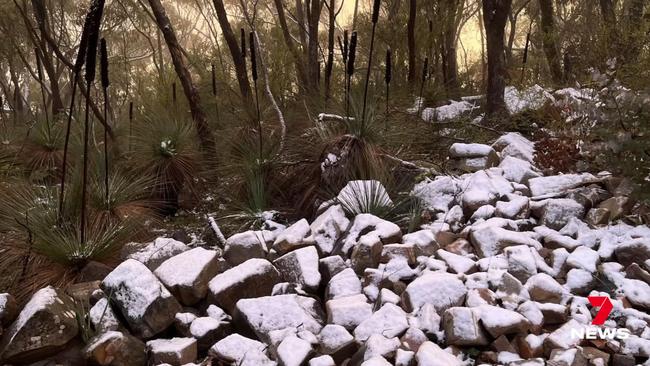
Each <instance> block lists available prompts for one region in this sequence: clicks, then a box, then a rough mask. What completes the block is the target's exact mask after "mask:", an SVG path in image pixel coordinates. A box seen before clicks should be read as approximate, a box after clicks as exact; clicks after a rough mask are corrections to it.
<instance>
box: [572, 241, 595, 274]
mask: <svg viewBox="0 0 650 366" xmlns="http://www.w3.org/2000/svg"><path fill="white" fill-rule="evenodd" d="M599 262H600V256H599V255H598V252H597V251H595V250H593V249H590V248H587V247H583V246H581V247H577V248H576V249H575V250H574V251H573V253H571V254H570V255H569V257H568V258H567V260H566V264H568V265H569V266H571V267H573V268H579V269H584V270H587V271H589V272H591V273H594V272H596V266H597V265H598V263H599Z"/></svg>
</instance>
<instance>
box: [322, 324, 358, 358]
mask: <svg viewBox="0 0 650 366" xmlns="http://www.w3.org/2000/svg"><path fill="white" fill-rule="evenodd" d="M318 341H319V344H320V348H319V352H320V353H322V354H324V355H330V356H332V358H333V360H334V361H336V362H337V364H341V363H342V362H343V360H345V359H346V358H350V357H351V356H352V355H353V354H354V352H356V350H357V348H358V347H357V345H356V343H355V342H354V337H353V336H352V335H351V334H350V333H349V332H348V331H347V330H346V329H345V328H344V327H342V326H340V325H336V324H327V325H325V326H324V327H323V329H322V330H321V331H320V334H319V335H318Z"/></svg>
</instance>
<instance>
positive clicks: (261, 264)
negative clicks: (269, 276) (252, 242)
mask: <svg viewBox="0 0 650 366" xmlns="http://www.w3.org/2000/svg"><path fill="white" fill-rule="evenodd" d="M269 268H273V265H272V264H271V263H270V262H269V261H267V260H266V259H261V258H253V259H249V260H247V261H246V262H244V263H242V264H240V265H238V266H236V267H233V268H231V269H229V270H227V271H225V272H223V273H220V274H218V275H217V276H216V277H214V278H213V279H212V280H211V281H210V283H209V285H208V286H209V288H210V291H211V292H212V293H213V294H216V293H221V292H222V291H224V290H226V289H228V288H230V287H232V286H234V285H236V284H239V283H242V282H243V281H244V280H245V279H247V278H250V277H253V276H260V275H263V274H264V273H266V272H267V271H268V269H269Z"/></svg>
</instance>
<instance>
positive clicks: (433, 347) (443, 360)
mask: <svg viewBox="0 0 650 366" xmlns="http://www.w3.org/2000/svg"><path fill="white" fill-rule="evenodd" d="M415 358H416V360H417V362H418V366H461V365H462V364H463V363H462V362H461V361H460V360H459V359H458V358H456V357H455V356H454V355H452V354H451V353H448V352H446V351H445V350H443V349H442V348H440V346H438V345H437V344H435V343H433V342H425V343H423V344H422V345H421V346H420V349H419V350H418V352H417V353H416V354H415Z"/></svg>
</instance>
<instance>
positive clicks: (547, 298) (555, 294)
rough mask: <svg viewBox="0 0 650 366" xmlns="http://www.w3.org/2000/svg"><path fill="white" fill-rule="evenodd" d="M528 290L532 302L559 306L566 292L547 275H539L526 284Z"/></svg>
mask: <svg viewBox="0 0 650 366" xmlns="http://www.w3.org/2000/svg"><path fill="white" fill-rule="evenodd" d="M526 289H527V290H528V293H529V294H530V298H531V300H534V301H538V302H552V303H555V304H559V303H560V302H561V301H562V297H563V296H564V295H565V294H566V290H565V289H564V288H563V287H562V285H560V284H559V283H557V281H556V280H555V279H554V278H553V277H551V276H549V275H547V274H546V273H538V274H536V275H534V276H532V277H531V278H529V279H528V281H527V282H526Z"/></svg>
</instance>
